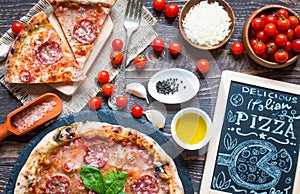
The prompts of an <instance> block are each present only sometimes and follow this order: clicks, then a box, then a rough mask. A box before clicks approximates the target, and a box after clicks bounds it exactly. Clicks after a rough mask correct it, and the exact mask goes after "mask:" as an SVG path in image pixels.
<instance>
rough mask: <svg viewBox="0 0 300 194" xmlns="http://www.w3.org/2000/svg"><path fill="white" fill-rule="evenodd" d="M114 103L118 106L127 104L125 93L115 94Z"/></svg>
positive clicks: (122, 106) (121, 106)
mask: <svg viewBox="0 0 300 194" xmlns="http://www.w3.org/2000/svg"><path fill="white" fill-rule="evenodd" d="M116 103H117V106H118V107H119V108H124V107H125V106H127V104H128V98H127V97H126V96H125V95H120V96H117V98H116Z"/></svg>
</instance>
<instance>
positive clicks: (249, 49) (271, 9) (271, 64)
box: [243, 5, 299, 69]
mask: <svg viewBox="0 0 300 194" xmlns="http://www.w3.org/2000/svg"><path fill="white" fill-rule="evenodd" d="M280 8H284V9H286V10H287V11H288V12H289V15H295V16H296V17H298V18H299V16H298V15H297V13H296V12H294V11H293V10H292V9H290V8H287V7H285V6H282V5H267V6H264V7H261V8H259V9H257V10H256V11H254V12H253V13H252V14H251V15H250V16H249V17H248V19H247V21H246V22H245V25H244V30H243V43H244V45H245V50H246V52H247V54H248V55H249V57H250V58H251V59H252V60H253V61H255V62H256V63H258V64H259V65H261V66H264V67H268V68H272V69H276V68H283V67H286V66H289V65H291V64H293V63H295V62H296V61H297V60H298V55H294V56H293V57H292V58H290V59H288V60H287V61H286V62H285V63H277V62H272V61H268V60H265V59H263V58H261V57H260V56H258V55H256V54H255V52H254V51H253V49H252V47H251V45H250V36H249V29H250V26H251V21H252V20H253V19H254V18H255V17H256V16H258V15H260V14H261V13H266V14H268V13H273V12H276V10H279V9H280Z"/></svg>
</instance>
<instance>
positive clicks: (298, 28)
mask: <svg viewBox="0 0 300 194" xmlns="http://www.w3.org/2000/svg"><path fill="white" fill-rule="evenodd" d="M295 36H297V37H298V38H300V25H297V26H296V28H295Z"/></svg>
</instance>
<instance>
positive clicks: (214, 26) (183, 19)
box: [179, 0, 235, 50]
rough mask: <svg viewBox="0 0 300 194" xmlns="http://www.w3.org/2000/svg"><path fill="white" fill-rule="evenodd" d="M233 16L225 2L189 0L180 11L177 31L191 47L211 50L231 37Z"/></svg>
mask: <svg viewBox="0 0 300 194" xmlns="http://www.w3.org/2000/svg"><path fill="white" fill-rule="evenodd" d="M234 26H235V15H234V12H233V10H232V8H231V6H230V5H229V4H228V3H227V2H226V1H225V0H190V1H188V2H187V3H186V4H185V5H184V6H183V8H182V9H181V12H180V16H179V29H180V32H181V34H182V36H183V38H184V39H185V40H186V41H187V42H188V43H189V44H191V45H192V46H194V47H196V48H199V49H202V50H212V49H217V48H219V47H221V46H223V45H224V44H225V43H226V42H227V41H228V40H229V39H230V37H231V36H232V34H233V31H234Z"/></svg>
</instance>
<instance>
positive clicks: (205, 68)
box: [196, 59, 210, 74]
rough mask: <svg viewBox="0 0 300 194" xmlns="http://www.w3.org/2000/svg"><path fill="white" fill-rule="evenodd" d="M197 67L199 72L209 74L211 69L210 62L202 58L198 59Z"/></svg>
mask: <svg viewBox="0 0 300 194" xmlns="http://www.w3.org/2000/svg"><path fill="white" fill-rule="evenodd" d="M196 68H197V70H198V72H199V73H201V74H207V73H208V72H209V69H210V62H209V61H208V60H207V59H200V60H199V61H197V64H196Z"/></svg>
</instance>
